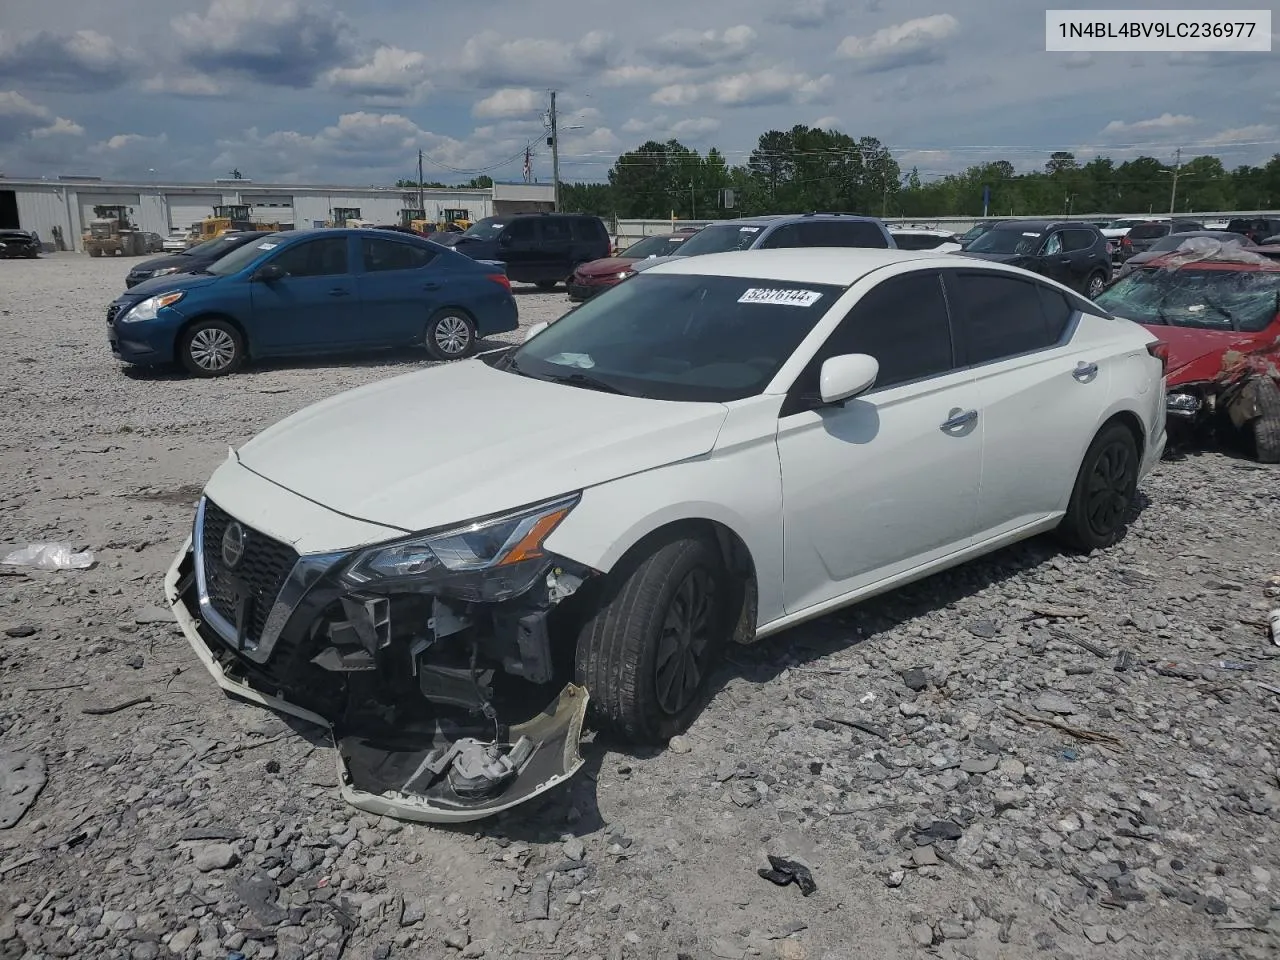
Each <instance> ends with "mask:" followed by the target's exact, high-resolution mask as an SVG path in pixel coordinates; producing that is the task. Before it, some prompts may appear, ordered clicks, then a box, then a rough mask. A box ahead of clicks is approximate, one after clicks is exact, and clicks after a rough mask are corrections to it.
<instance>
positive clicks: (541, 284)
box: [534, 280, 560, 290]
mask: <svg viewBox="0 0 1280 960" xmlns="http://www.w3.org/2000/svg"><path fill="white" fill-rule="evenodd" d="M559 283H560V281H559V280H539V281H538V282H537V283H535V284H534V286H535V287H537V288H538V289H539V290H554V289H555V288H556V286H557V285H558V284H559Z"/></svg>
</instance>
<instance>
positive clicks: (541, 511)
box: [343, 493, 580, 603]
mask: <svg viewBox="0 0 1280 960" xmlns="http://www.w3.org/2000/svg"><path fill="white" fill-rule="evenodd" d="M579 497H580V495H579V494H576V493H575V494H573V495H572V496H568V497H561V498H560V499H557V500H553V501H549V502H544V503H541V504H538V505H536V506H532V507H525V508H522V509H520V510H517V511H513V512H511V513H506V514H502V515H500V516H497V517H487V518H484V519H482V520H476V521H473V522H471V523H468V524H463V525H460V526H457V527H451V528H449V529H446V530H439V531H436V532H434V533H424V534H417V535H415V536H412V537H408V538H406V539H404V540H397V541H395V542H393V543H387V544H382V545H380V546H376V547H370V548H368V549H367V550H363V551H361V552H360V553H358V554H357V555H356V556H355V558H354V559H353V560H352V561H351V563H350V564H349V565H348V566H347V568H346V570H345V571H344V572H343V578H344V579H345V580H346V581H347V582H348V583H349V584H351V585H352V586H353V587H359V588H364V589H375V590H376V589H378V588H379V587H383V586H387V587H392V586H416V587H421V588H424V589H426V590H428V591H433V590H434V591H438V592H439V593H441V594H443V595H446V596H450V597H454V598H456V599H459V600H471V601H481V602H488V603H494V602H498V601H501V600H507V599H510V598H511V597H515V596H519V595H520V594H521V593H524V591H526V590H528V589H529V588H530V587H531V586H533V583H534V581H535V580H536V579H537V577H538V575H539V574H541V573H542V572H543V571H544V570H545V569H546V568H547V566H548V565H549V563H550V562H551V561H550V558H549V557H548V555H547V554H546V552H545V551H544V550H543V546H542V545H543V542H544V541H545V540H546V538H547V537H549V536H550V535H551V532H552V531H553V530H555V529H556V527H558V526H559V525H560V523H561V521H563V520H564V518H565V517H567V516H568V515H569V512H570V511H571V510H573V508H574V507H575V506H576V505H577V503H578V500H579Z"/></svg>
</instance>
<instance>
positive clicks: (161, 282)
mask: <svg viewBox="0 0 1280 960" xmlns="http://www.w3.org/2000/svg"><path fill="white" fill-rule="evenodd" d="M192 266H199V264H193V265H192ZM221 279H223V278H222V277H215V276H213V275H212V274H209V273H171V274H168V275H167V276H163V277H156V278H155V279H154V280H143V281H142V282H141V283H140V284H138V285H137V286H136V287H131V288H130V289H129V290H128V291H127V292H126V293H122V294H120V296H119V298H118V299H120V300H128V301H130V302H135V301H138V300H144V299H146V298H147V297H153V296H155V295H156V294H157V293H168V292H169V291H171V290H195V289H198V288H199V287H207V286H209V284H211V283H217V282H218V281H219V280H221Z"/></svg>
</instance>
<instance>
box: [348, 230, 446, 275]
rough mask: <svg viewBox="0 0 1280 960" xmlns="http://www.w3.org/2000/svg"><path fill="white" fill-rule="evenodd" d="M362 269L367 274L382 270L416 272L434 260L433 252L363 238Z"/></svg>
mask: <svg viewBox="0 0 1280 960" xmlns="http://www.w3.org/2000/svg"><path fill="white" fill-rule="evenodd" d="M360 251H361V254H362V255H363V258H364V268H365V270H366V271H367V272H369V273H378V272H381V271H383V270H416V269H418V268H419V267H425V266H426V265H427V264H428V263H430V262H431V261H432V260H434V259H435V258H436V255H435V252H434V251H431V250H427V249H425V248H423V247H420V246H418V245H417V244H412V243H397V242H396V241H394V240H377V239H373V238H370V237H365V238H363V239H362V240H361V241H360Z"/></svg>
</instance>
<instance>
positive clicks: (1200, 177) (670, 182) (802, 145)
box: [560, 125, 1280, 220]
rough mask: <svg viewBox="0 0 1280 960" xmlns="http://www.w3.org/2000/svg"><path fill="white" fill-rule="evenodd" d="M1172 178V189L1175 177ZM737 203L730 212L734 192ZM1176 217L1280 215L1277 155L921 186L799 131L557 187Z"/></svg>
mask: <svg viewBox="0 0 1280 960" xmlns="http://www.w3.org/2000/svg"><path fill="white" fill-rule="evenodd" d="M1175 173H1176V180H1177V183H1176V192H1175V185H1174V179H1175ZM725 191H731V192H732V206H731V207H726V205H725V200H726V193H725ZM987 191H989V193H988V196H989V206H988V211H989V213H990V214H991V215H993V216H994V215H999V216H1028V215H1051V216H1059V215H1070V214H1073V213H1075V214H1085V213H1091V212H1117V213H1120V212H1123V213H1168V212H1169V210H1170V203H1171V202H1172V203H1173V204H1174V205H1175V207H1176V211H1177V212H1178V213H1184V212H1186V213H1194V212H1197V211H1212V210H1265V209H1274V208H1277V207H1280V154H1276V155H1275V156H1273V157H1272V158H1271V159H1270V160H1269V161H1268V162H1267V163H1266V164H1265V165H1264V166H1260V167H1259V166H1250V165H1242V166H1237V167H1235V168H1234V169H1230V170H1228V169H1227V168H1226V167H1225V166H1224V165H1223V163H1222V161H1221V160H1220V159H1219V158H1217V157H1214V156H1199V157H1196V158H1194V159H1192V160H1189V161H1188V162H1186V163H1183V164H1180V165H1177V166H1175V165H1174V164H1171V163H1165V162H1163V161H1161V160H1159V159H1157V158H1155V157H1145V156H1143V157H1137V158H1135V159H1133V160H1126V161H1124V162H1123V163H1116V162H1115V161H1114V160H1111V159H1109V158H1107V157H1095V158H1094V159H1092V160H1089V161H1088V162H1085V163H1081V162H1080V161H1079V160H1077V158H1076V157H1075V156H1074V155H1073V154H1071V153H1067V152H1064V151H1058V152H1055V153H1052V154H1050V155H1049V157H1048V159H1047V160H1046V161H1045V164H1044V167H1043V169H1041V170H1037V171H1034V172H1025V173H1019V172H1017V171H1016V170H1015V168H1014V165H1013V164H1012V163H1010V162H1009V161H1008V160H996V161H993V162H988V163H981V164H975V165H973V166H970V167H969V168H967V169H966V170H964V171H962V172H960V173H954V174H948V175H946V176H943V177H940V178H938V179H934V180H930V181H927V182H925V181H922V180H921V178H920V174H919V172H918V170H917V169H915V168H912V169H911V170H910V171H908V172H906V173H905V174H904V173H903V170H902V168H901V167H900V166H899V164H898V162H897V161H896V160H895V159H894V158H893V156H892V154H891V153H890V151H889V150H888V148H887V147H885V146H884V144H882V143H881V142H880V141H879V140H878V139H876V138H875V137H860V138H857V139H854V138H853V137H851V136H849V135H848V134H845V133H841V132H840V131H838V130H822V129H816V128H812V127H807V126H803V125H797V126H794V127H792V128H791V129H790V130H770V131H768V132H767V133H764V134H762V135H761V136H760V139H759V141H758V143H757V145H756V147H755V149H754V150H752V151H751V154H750V156H749V157H748V159H747V162H746V163H745V164H742V165H733V166H731V165H729V164H728V163H727V162H726V161H725V158H724V156H723V155H722V154H721V153H720V151H719V150H717V149H715V148H714V147H713V148H711V149H710V150H708V151H707V152H706V154H705V155H703V154H699V153H698V151H696V150H693V149H690V148H689V147H687V146H685V145H684V144H682V143H680V141H678V140H667V141H665V142H659V141H656V140H650V141H647V142H646V143H643V144H641V145H640V146H639V147H637V148H636V149H635V150H631V151H629V152H627V153H624V154H622V155H621V156H619V157H618V159H617V161H616V162H615V163H614V165H613V167H612V169H610V171H609V178H608V182H607V183H565V182H562V183H561V185H560V198H561V204H560V205H561V208H562V209H564V210H569V211H576V212H581V213H594V214H597V215H599V216H602V217H612V216H616V217H621V218H653V219H659V218H666V217H670V216H672V215H673V214H674V215H675V216H676V217H678V218H680V219H692V220H698V219H702V220H706V219H720V218H725V217H735V216H752V215H757V214H765V213H794V212H803V211H809V210H830V211H836V210H838V211H844V212H851V213H862V214H869V215H872V216H882V217H892V218H908V219H911V218H915V219H926V218H929V217H945V216H957V217H965V216H980V215H981V214H982V212H983V197H984V192H987Z"/></svg>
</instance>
